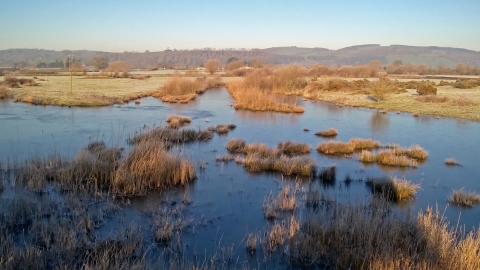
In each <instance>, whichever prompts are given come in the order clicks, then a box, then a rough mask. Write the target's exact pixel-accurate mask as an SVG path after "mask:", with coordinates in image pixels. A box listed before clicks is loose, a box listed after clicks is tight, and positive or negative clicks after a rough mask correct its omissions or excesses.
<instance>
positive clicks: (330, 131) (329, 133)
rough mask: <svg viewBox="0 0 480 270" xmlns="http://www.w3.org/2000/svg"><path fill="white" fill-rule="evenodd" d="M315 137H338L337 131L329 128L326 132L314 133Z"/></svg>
mask: <svg viewBox="0 0 480 270" xmlns="http://www.w3.org/2000/svg"><path fill="white" fill-rule="evenodd" d="M315 135H317V136H321V137H334V136H337V135H338V131H337V130H336V129H335V128H330V129H327V130H322V131H319V132H317V133H315Z"/></svg>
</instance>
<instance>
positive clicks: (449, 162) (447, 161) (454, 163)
mask: <svg viewBox="0 0 480 270" xmlns="http://www.w3.org/2000/svg"><path fill="white" fill-rule="evenodd" d="M445 164H447V165H449V166H460V163H459V162H458V161H456V160H455V159H454V158H453V157H452V158H447V159H445Z"/></svg>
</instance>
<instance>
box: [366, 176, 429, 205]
mask: <svg viewBox="0 0 480 270" xmlns="http://www.w3.org/2000/svg"><path fill="white" fill-rule="evenodd" d="M365 184H366V185H367V186H368V187H369V188H370V190H371V191H372V193H373V194H376V195H380V196H382V197H384V198H385V199H386V200H387V201H393V202H400V201H407V200H411V199H413V198H414V197H415V194H416V193H417V189H419V188H420V185H419V184H413V183H412V182H411V181H408V180H406V179H398V178H396V177H393V178H388V177H380V178H370V179H367V181H365Z"/></svg>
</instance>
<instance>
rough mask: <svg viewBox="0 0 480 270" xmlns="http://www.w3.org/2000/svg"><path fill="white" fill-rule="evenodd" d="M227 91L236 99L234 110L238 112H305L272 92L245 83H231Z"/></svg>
mask: <svg viewBox="0 0 480 270" xmlns="http://www.w3.org/2000/svg"><path fill="white" fill-rule="evenodd" d="M227 89H228V91H229V92H230V94H231V95H232V96H233V98H234V99H235V105H234V108H235V109H237V110H251V111H274V112H285V113H292V112H293V113H303V112H304V109H303V108H302V107H299V106H296V105H295V104H294V103H292V104H289V103H288V101H286V100H281V99H280V100H278V98H277V97H276V96H275V95H274V94H272V93H271V92H270V91H267V90H262V89H261V88H259V86H250V85H248V84H247V83H246V82H245V81H236V82H229V83H228V84H227Z"/></svg>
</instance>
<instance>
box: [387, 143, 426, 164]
mask: <svg viewBox="0 0 480 270" xmlns="http://www.w3.org/2000/svg"><path fill="white" fill-rule="evenodd" d="M393 152H394V154H395V155H405V156H408V157H410V158H414V159H419V160H423V159H426V158H427V157H428V151H426V150H424V149H423V148H422V147H420V146H419V145H414V146H411V147H410V148H402V147H398V146H394V147H393Z"/></svg>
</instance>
